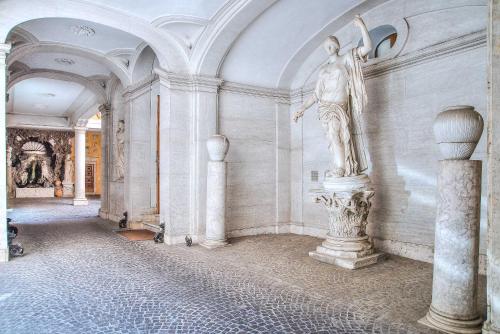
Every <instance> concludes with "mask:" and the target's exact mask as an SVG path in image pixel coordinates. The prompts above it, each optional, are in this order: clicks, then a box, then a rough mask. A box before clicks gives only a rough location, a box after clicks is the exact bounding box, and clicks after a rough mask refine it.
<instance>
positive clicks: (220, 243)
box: [200, 240, 230, 249]
mask: <svg viewBox="0 0 500 334" xmlns="http://www.w3.org/2000/svg"><path fill="white" fill-rule="evenodd" d="M200 246H202V247H205V248H207V249H214V248H219V247H226V246H230V244H229V242H227V240H205V241H203V242H202V243H200Z"/></svg>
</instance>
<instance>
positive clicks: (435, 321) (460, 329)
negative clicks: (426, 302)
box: [418, 306, 483, 334]
mask: <svg viewBox="0 0 500 334" xmlns="http://www.w3.org/2000/svg"><path fill="white" fill-rule="evenodd" d="M418 323H420V324H422V325H424V326H427V327H430V328H432V329H436V330H438V331H441V332H444V333H449V334H473V333H481V332H482V323H483V319H481V317H478V318H477V319H473V320H459V319H453V318H449V317H445V316H443V315H440V314H439V313H438V312H437V311H436V310H434V309H433V308H432V306H431V307H430V309H429V312H427V315H426V316H425V317H423V318H422V319H420V320H419V321H418Z"/></svg>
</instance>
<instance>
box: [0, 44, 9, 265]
mask: <svg viewBox="0 0 500 334" xmlns="http://www.w3.org/2000/svg"><path fill="white" fill-rule="evenodd" d="M9 51H10V45H8V44H0V96H1V101H0V152H6V143H5V135H6V134H5V95H6V79H7V78H6V64H5V59H6V57H7V54H8V53H9ZM6 163H7V162H6V154H5V153H4V154H0V166H5V165H6ZM0 180H3V181H2V182H0V262H5V261H8V260H9V246H8V243H7V187H6V182H5V180H6V168H0Z"/></svg>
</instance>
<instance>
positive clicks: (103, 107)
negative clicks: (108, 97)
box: [99, 103, 111, 114]
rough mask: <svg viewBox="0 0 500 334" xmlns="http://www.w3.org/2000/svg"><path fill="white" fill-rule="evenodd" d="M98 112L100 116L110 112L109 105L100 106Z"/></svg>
mask: <svg viewBox="0 0 500 334" xmlns="http://www.w3.org/2000/svg"><path fill="white" fill-rule="evenodd" d="M99 111H100V112H101V114H105V113H109V112H110V111H111V103H105V104H101V105H100V106H99Z"/></svg>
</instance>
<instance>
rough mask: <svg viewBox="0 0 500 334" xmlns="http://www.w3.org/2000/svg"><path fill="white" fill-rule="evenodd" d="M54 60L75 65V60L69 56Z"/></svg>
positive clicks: (62, 63)
mask: <svg viewBox="0 0 500 334" xmlns="http://www.w3.org/2000/svg"><path fill="white" fill-rule="evenodd" d="M54 61H55V62H56V63H58V64H61V65H73V64H74V63H75V61H74V60H73V59H69V58H56V59H54Z"/></svg>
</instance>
